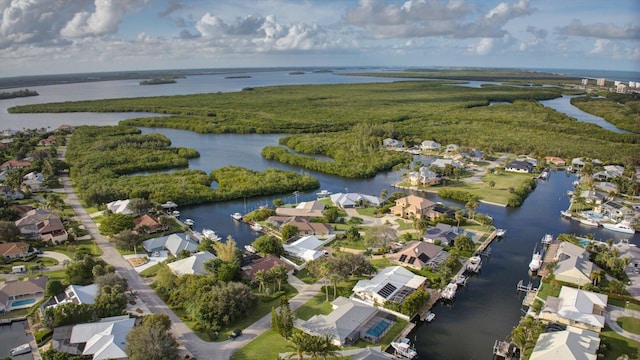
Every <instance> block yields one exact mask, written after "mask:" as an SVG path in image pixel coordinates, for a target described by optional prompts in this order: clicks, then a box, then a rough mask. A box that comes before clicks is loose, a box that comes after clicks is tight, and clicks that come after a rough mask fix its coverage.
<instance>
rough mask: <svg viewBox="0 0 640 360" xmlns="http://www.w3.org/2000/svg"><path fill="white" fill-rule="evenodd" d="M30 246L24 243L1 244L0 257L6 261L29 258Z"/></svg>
mask: <svg viewBox="0 0 640 360" xmlns="http://www.w3.org/2000/svg"><path fill="white" fill-rule="evenodd" d="M28 253H29V244H27V243H26V242H24V241H16V242H9V243H4V244H0V256H2V257H3V258H5V259H6V260H11V259H18V258H22V257H25V256H27V255H28Z"/></svg>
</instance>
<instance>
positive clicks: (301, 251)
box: [283, 235, 335, 261]
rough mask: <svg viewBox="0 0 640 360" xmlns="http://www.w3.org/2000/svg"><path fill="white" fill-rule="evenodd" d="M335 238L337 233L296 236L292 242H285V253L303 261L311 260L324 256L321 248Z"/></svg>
mask: <svg viewBox="0 0 640 360" xmlns="http://www.w3.org/2000/svg"><path fill="white" fill-rule="evenodd" d="M333 239H335V235H331V236H328V237H324V238H319V237H318V236H316V235H308V236H303V237H300V238H297V239H296V238H294V239H293V241H291V242H290V243H287V244H284V245H283V247H284V251H285V253H287V254H289V255H290V256H293V257H295V258H298V259H300V260H303V261H311V260H315V259H318V258H320V257H322V256H324V252H323V251H321V250H320V249H321V248H322V247H323V246H325V245H326V244H328V243H330V242H331V241H333Z"/></svg>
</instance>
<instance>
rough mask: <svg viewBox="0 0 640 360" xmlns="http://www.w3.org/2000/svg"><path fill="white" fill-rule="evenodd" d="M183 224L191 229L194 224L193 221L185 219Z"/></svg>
mask: <svg viewBox="0 0 640 360" xmlns="http://www.w3.org/2000/svg"><path fill="white" fill-rule="evenodd" d="M184 224H185V225H187V226H188V227H193V225H194V224H195V222H194V221H193V220H191V219H185V220H184Z"/></svg>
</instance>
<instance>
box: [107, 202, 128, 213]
mask: <svg viewBox="0 0 640 360" xmlns="http://www.w3.org/2000/svg"><path fill="white" fill-rule="evenodd" d="M129 202H130V200H129V199H127V200H116V201H112V202H110V203H108V204H107V209H108V210H109V211H111V212H112V213H114V214H122V215H131V214H133V211H131V209H129Z"/></svg>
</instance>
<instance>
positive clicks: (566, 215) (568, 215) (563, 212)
mask: <svg viewBox="0 0 640 360" xmlns="http://www.w3.org/2000/svg"><path fill="white" fill-rule="evenodd" d="M560 215H562V216H564V217H566V218H569V219H571V211H569V210H560Z"/></svg>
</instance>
